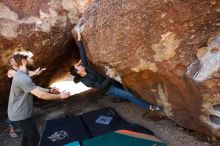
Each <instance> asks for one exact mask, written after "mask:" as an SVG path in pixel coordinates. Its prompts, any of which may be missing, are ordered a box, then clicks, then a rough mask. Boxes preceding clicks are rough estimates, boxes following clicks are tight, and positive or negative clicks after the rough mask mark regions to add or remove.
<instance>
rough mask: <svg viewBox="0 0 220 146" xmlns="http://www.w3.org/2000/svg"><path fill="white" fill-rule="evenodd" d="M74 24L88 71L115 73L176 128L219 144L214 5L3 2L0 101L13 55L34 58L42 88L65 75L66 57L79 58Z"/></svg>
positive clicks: (219, 11)
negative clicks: (21, 52)
mask: <svg viewBox="0 0 220 146" xmlns="http://www.w3.org/2000/svg"><path fill="white" fill-rule="evenodd" d="M88 6H89V8H88V9H87V7H88ZM84 12H85V13H84ZM80 16H82V17H81V18H80V19H79V17H80ZM78 19H79V20H78ZM76 22H77V26H76V28H78V29H79V30H80V31H82V35H83V39H84V42H85V45H86V52H87V55H88V58H89V60H90V61H91V63H93V64H95V65H98V66H99V68H104V66H105V65H106V66H110V67H112V68H115V69H116V70H117V72H118V74H119V76H120V78H121V79H122V80H121V81H122V83H123V84H124V85H125V86H127V87H129V88H130V89H132V90H133V91H134V92H135V93H136V94H137V95H139V96H140V98H142V99H143V100H146V101H148V102H151V103H154V104H158V105H160V106H162V107H163V109H164V113H165V115H166V116H167V117H169V118H170V119H172V120H174V121H176V122H177V123H178V124H180V125H182V126H184V127H186V128H188V129H193V130H195V131H198V132H202V133H205V134H208V135H214V136H217V137H220V90H219V87H220V84H219V81H220V79H219V77H220V72H219V66H220V1H217V0H202V1H201V0H190V1H186V0H138V1H133V0H123V1H120V0H100V1H94V2H93V3H91V1H89V0H87V1H81V0H78V1H77V0H75V1H74V0H50V1H34V0H31V1H30V0H28V1H27V0H22V1H12V0H9V1H6V0H5V1H3V0H2V1H1V2H0V42H1V43H0V44H1V45H0V54H1V60H0V65H1V70H0V74H1V75H2V76H1V77H0V81H1V84H0V92H1V93H2V94H1V99H7V98H5V97H3V93H4V96H6V95H7V94H6V93H7V92H6V91H8V88H9V84H7V86H6V83H7V82H6V79H5V76H4V75H5V74H6V70H7V68H6V64H7V60H8V57H9V56H10V55H11V54H12V53H13V52H14V51H16V50H21V49H25V50H30V51H32V52H33V53H34V54H35V56H36V60H37V62H36V64H39V66H43V67H47V68H48V72H46V73H44V74H42V76H41V77H39V79H38V80H39V82H40V83H41V84H47V83H48V82H49V81H51V79H52V76H58V77H59V76H60V75H61V74H62V75H66V74H67V72H68V71H67V67H66V69H65V66H67V65H65V64H68V65H69V64H70V62H72V61H73V59H71V56H70V55H68V54H70V51H71V50H72V51H73V52H74V54H75V58H77V56H78V55H77V54H78V53H77V49H75V50H73V49H72V48H73V46H74V45H75V44H74V43H72V42H73V41H72V40H71V39H72V38H71V37H70V36H71V35H70V34H69V32H70V30H71V29H72V28H73V25H74V23H76ZM70 46H71V48H70ZM67 58H70V59H69V60H70V61H68V59H67ZM63 66H64V67H63ZM60 68H62V70H61V69H60ZM63 68H64V69H63Z"/></svg>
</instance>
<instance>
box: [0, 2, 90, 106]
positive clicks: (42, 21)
mask: <svg viewBox="0 0 220 146" xmlns="http://www.w3.org/2000/svg"><path fill="white" fill-rule="evenodd" d="M89 3H90V1H89V0H87V1H84V2H81V1H76V0H46V1H45V0H39V1H35V0H1V1H0V56H1V58H0V74H1V76H0V81H1V82H0V93H1V95H0V104H2V103H7V100H8V93H9V92H8V91H9V89H10V83H9V81H8V79H7V76H6V73H7V70H8V67H7V65H8V59H9V57H10V56H11V55H12V54H13V53H14V52H15V51H19V50H28V51H31V52H32V53H33V54H34V58H35V61H36V62H35V64H36V65H38V66H40V67H46V68H47V71H46V72H44V73H43V74H42V75H41V76H40V77H36V78H35V80H36V82H37V83H38V85H44V86H46V85H48V84H49V82H51V81H53V80H55V79H56V78H57V77H59V78H62V77H64V76H65V75H66V74H67V73H68V71H69V69H68V68H67V66H68V67H69V66H70V65H71V61H72V58H71V56H72V57H73V58H74V57H77V56H79V55H78V54H77V52H78V49H77V47H75V46H76V45H75V42H74V41H73V38H72V34H71V29H72V28H73V26H74V23H75V22H76V21H77V20H78V19H79V16H80V15H81V14H83V13H84V11H85V10H86V9H87V7H88V5H89ZM74 47H75V50H74ZM73 50H74V51H73ZM72 51H73V52H75V56H74V54H73V55H72V54H71V52H72ZM69 59H70V60H69ZM54 76H55V78H53V77H54Z"/></svg>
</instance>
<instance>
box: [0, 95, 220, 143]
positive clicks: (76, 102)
mask: <svg viewBox="0 0 220 146" xmlns="http://www.w3.org/2000/svg"><path fill="white" fill-rule="evenodd" d="M102 107H112V108H113V109H115V110H116V111H117V112H118V113H119V115H121V116H122V117H123V118H124V119H126V120H127V121H129V122H133V123H137V124H139V125H142V126H144V127H146V128H148V129H150V130H151V131H153V132H154V134H155V135H156V136H157V137H158V138H159V139H161V140H162V141H163V142H164V143H165V144H166V145H167V146H218V145H219V146H220V143H219V142H217V141H216V140H215V142H212V144H210V142H207V141H208V139H209V138H208V137H206V136H204V135H202V136H200V134H196V133H195V132H189V131H188V130H185V129H184V128H182V127H180V126H178V125H177V124H176V123H175V122H173V121H171V120H169V119H166V118H165V117H163V116H161V115H160V114H158V113H155V112H154V113H152V112H147V111H145V110H143V109H141V108H139V107H137V106H135V105H133V104H131V103H129V102H127V101H120V102H118V101H117V102H116V100H113V99H112V98H110V97H106V96H103V95H101V94H100V93H97V92H89V93H83V94H79V95H74V96H73V97H71V99H67V100H64V101H43V102H36V103H35V108H34V117H35V119H36V122H37V126H38V128H39V131H40V133H42V128H43V126H44V122H45V120H46V119H53V118H57V117H60V116H62V115H66V114H67V115H68V114H71V115H73V114H80V113H83V112H88V111H92V110H95V109H99V108H102ZM0 130H1V131H2V132H1V134H0V141H1V144H0V145H2V146H19V143H20V141H21V138H17V139H12V138H10V137H9V135H8V128H7V124H6V120H4V122H1V126H0ZM20 137H21V136H20ZM218 143H219V144H218Z"/></svg>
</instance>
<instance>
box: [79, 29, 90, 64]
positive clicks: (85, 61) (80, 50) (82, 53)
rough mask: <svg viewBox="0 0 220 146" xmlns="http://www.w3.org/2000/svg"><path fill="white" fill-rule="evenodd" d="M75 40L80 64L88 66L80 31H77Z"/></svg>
mask: <svg viewBox="0 0 220 146" xmlns="http://www.w3.org/2000/svg"><path fill="white" fill-rule="evenodd" d="M77 41H78V47H79V52H80V57H81V60H82V65H83V66H84V67H86V68H87V67H89V64H88V60H87V57H86V51H85V47H84V45H83V42H82V40H81V34H80V32H77Z"/></svg>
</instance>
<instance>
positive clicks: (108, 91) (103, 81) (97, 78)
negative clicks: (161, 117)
mask: <svg viewBox="0 0 220 146" xmlns="http://www.w3.org/2000/svg"><path fill="white" fill-rule="evenodd" d="M76 32H77V44H78V46H79V51H80V57H81V60H82V63H81V64H78V65H75V66H73V67H72V68H71V74H72V75H73V76H74V82H75V83H78V82H82V83H83V84H84V85H86V86H87V87H92V88H96V89H99V90H101V91H102V92H103V93H105V95H107V96H113V97H118V98H120V99H126V100H129V101H131V102H132V103H134V104H136V105H138V106H140V107H142V108H144V109H148V110H151V111H161V107H159V106H156V105H152V104H150V103H148V102H144V101H142V100H140V99H139V98H137V97H136V96H135V95H133V94H132V93H130V92H128V91H126V90H124V89H123V88H120V87H118V86H115V84H114V82H115V81H114V80H113V79H112V78H114V76H115V75H116V72H115V71H114V70H112V71H111V72H109V73H108V74H107V75H106V76H103V75H101V74H99V73H98V72H96V71H95V70H94V69H93V68H91V67H90V66H89V64H88V61H87V57H86V52H85V48H84V45H83V42H82V40H81V34H80V32H79V31H76Z"/></svg>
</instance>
